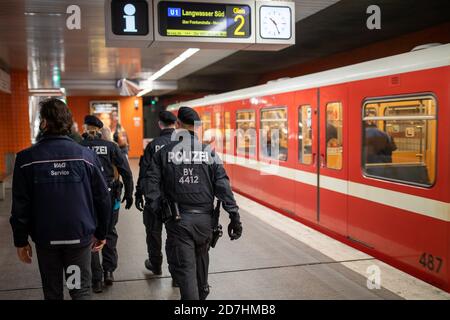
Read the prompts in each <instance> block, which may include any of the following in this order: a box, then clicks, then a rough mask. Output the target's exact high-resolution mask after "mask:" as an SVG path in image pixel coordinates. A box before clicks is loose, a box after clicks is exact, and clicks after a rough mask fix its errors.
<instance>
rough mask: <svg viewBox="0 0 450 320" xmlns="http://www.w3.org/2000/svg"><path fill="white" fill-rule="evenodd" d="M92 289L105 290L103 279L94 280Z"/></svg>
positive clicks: (98, 291)
mask: <svg viewBox="0 0 450 320" xmlns="http://www.w3.org/2000/svg"><path fill="white" fill-rule="evenodd" d="M92 291H94V292H95V293H100V292H103V284H102V282H101V281H94V282H93V283H92Z"/></svg>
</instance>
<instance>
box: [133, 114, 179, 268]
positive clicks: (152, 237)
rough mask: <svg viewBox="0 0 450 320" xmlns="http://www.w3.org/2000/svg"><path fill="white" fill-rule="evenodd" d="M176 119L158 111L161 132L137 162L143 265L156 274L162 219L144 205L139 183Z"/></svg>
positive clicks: (160, 259) (167, 142) (137, 205)
mask: <svg viewBox="0 0 450 320" xmlns="http://www.w3.org/2000/svg"><path fill="white" fill-rule="evenodd" d="M176 121H177V117H176V116H175V115H174V114H173V113H171V112H169V111H161V112H160V113H159V121H158V125H159V128H160V129H161V133H160V136H159V137H157V138H155V139H153V140H152V142H150V143H149V144H148V145H147V147H146V148H145V151H144V155H143V156H142V157H141V159H140V162H139V178H138V182H137V185H136V193H135V199H136V201H135V204H136V208H137V209H138V210H140V211H144V213H143V218H144V225H145V232H146V240H147V252H148V259H147V260H145V267H146V268H147V269H148V270H150V271H152V272H153V273H154V274H156V275H160V274H161V273H162V272H161V265H162V260H163V256H162V252H161V242H162V240H161V237H162V235H161V233H162V221H161V216H160V214H159V211H160V210H159V208H158V211H157V212H153V211H152V209H151V208H150V206H144V195H143V192H142V190H143V188H142V187H141V183H142V179H143V178H144V176H145V172H146V171H147V169H148V168H149V166H150V164H151V161H152V158H153V155H154V154H155V153H156V152H157V151H159V150H160V149H162V148H163V147H164V146H165V145H167V144H169V143H170V142H171V136H172V133H173V132H174V131H175V122H176Z"/></svg>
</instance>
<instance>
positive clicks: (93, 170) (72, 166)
mask: <svg viewBox="0 0 450 320" xmlns="http://www.w3.org/2000/svg"><path fill="white" fill-rule="evenodd" d="M101 170H102V169H101V164H100V161H99V159H98V158H97V156H96V155H95V153H94V152H92V151H91V150H89V149H87V148H84V147H82V146H80V145H79V144H77V143H76V142H74V141H73V140H72V139H70V138H69V137H66V136H45V135H44V136H43V138H42V139H41V140H40V141H39V142H38V143H37V144H35V145H34V146H32V147H30V148H28V149H25V150H23V151H21V152H19V153H18V154H17V158H16V162H15V167H14V174H13V186H12V212H11V219H10V223H11V226H12V229H13V235H14V244H15V246H16V247H23V246H25V245H27V243H28V236H31V238H32V239H33V241H34V242H35V243H36V244H39V245H44V246H47V245H64V244H66V245H67V244H72V245H77V244H81V245H84V244H87V243H89V242H91V241H92V236H93V235H95V237H96V238H97V239H101V240H102V239H105V236H106V232H107V230H108V223H109V219H110V216H111V197H110V195H109V192H108V186H107V184H106V181H105V178H104V176H103V174H102V171H101Z"/></svg>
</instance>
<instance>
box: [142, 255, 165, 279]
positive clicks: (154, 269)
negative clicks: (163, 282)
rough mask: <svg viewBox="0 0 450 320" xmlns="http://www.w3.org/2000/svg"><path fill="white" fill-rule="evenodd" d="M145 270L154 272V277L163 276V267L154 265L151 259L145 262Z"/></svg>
mask: <svg viewBox="0 0 450 320" xmlns="http://www.w3.org/2000/svg"><path fill="white" fill-rule="evenodd" d="M145 268H147V270H150V271H151V272H153V274H154V275H157V276H159V275H161V274H162V271H161V266H160V267H159V268H158V267H156V266H154V265H152V263H151V262H150V260H149V259H147V260H145Z"/></svg>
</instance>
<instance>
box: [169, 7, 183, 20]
mask: <svg viewBox="0 0 450 320" xmlns="http://www.w3.org/2000/svg"><path fill="white" fill-rule="evenodd" d="M167 16H168V17H175V18H180V17H181V8H167Z"/></svg>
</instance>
